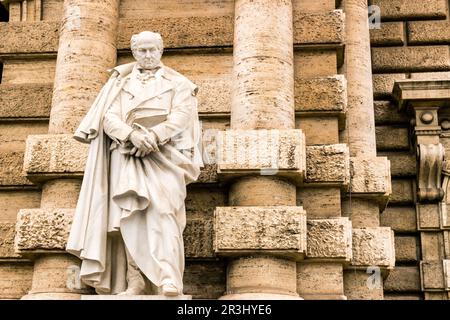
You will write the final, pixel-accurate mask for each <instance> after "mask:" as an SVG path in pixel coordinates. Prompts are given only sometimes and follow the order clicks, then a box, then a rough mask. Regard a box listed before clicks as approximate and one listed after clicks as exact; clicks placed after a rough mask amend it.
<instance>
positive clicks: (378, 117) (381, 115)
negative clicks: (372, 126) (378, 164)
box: [374, 75, 410, 169]
mask: <svg viewBox="0 0 450 320" xmlns="http://www.w3.org/2000/svg"><path fill="white" fill-rule="evenodd" d="M374 76H375V75H374ZM391 91H392V90H391ZM374 109H375V123H376V124H377V125H381V124H409V121H410V119H409V116H408V115H407V114H406V113H405V112H399V111H398V105H395V104H394V103H392V102H390V101H375V102H374ZM391 166H392V163H391ZM391 169H392V168H391Z"/></svg>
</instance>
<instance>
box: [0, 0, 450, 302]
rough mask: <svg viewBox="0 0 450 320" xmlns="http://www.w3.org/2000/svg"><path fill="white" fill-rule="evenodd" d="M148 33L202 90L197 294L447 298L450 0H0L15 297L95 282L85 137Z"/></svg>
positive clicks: (3, 226) (0, 113)
mask: <svg viewBox="0 0 450 320" xmlns="http://www.w3.org/2000/svg"><path fill="white" fill-rule="evenodd" d="M369 5H371V6H372V7H371V11H370V12H372V14H373V12H375V13H376V12H380V14H381V23H380V25H379V27H378V26H376V25H373V24H371V25H369V24H368V19H367V10H368V6H369ZM372 18H374V16H371V18H370V21H371V22H373V21H376V19H375V20H373V19H372ZM375 18H376V17H375ZM149 26H151V30H152V31H156V32H159V33H161V34H162V36H163V38H164V42H165V47H166V52H165V55H164V58H163V62H164V63H165V64H166V65H167V66H170V67H173V68H174V69H176V70H177V71H179V72H181V73H182V74H184V75H185V76H187V77H188V78H189V79H190V80H192V81H193V82H194V83H196V84H197V85H198V86H199V93H198V100H199V115H200V120H201V121H202V129H203V141H204V147H205V151H206V154H205V162H206V163H207V164H206V166H205V168H203V171H202V173H201V176H200V178H199V180H198V181H197V182H196V183H194V184H192V185H189V187H188V196H187V199H186V209H187V219H188V220H187V226H186V230H185V233H184V240H185V254H186V271H185V276H184V283H185V290H184V293H185V294H187V295H192V296H193V298H194V299H199V298H212V299H219V298H220V299H245V298H278V299H443V300H448V299H450V211H449V210H450V209H448V205H447V204H449V205H450V180H449V177H450V166H449V162H448V157H449V154H450V153H449V152H450V133H449V130H450V108H449V107H450V103H449V101H450V94H449V93H448V92H449V88H450V50H449V47H448V45H449V44H450V12H449V3H448V1H447V0H427V1H419V0H408V1H406V0H369V1H368V0H341V1H339V0H321V1H317V0H253V1H250V0H221V1H216V0H165V1H153V0H140V1H137V0H105V1H87V0H1V1H0V39H1V40H0V299H21V298H22V299H47V298H51V299H79V298H80V295H84V294H92V290H91V289H90V288H87V287H85V286H83V285H82V284H81V283H79V281H78V280H77V272H78V270H79V269H78V265H79V261H78V260H77V259H76V258H74V257H73V256H71V255H69V254H67V253H66V252H65V251H64V248H65V245H66V241H67V236H68V231H69V228H70V225H71V219H72V215H73V212H74V208H75V205H76V202H77V197H78V192H79V190H80V184H81V179H82V177H83V171H84V166H85V161H86V152H87V147H86V145H82V144H80V143H78V142H76V141H75V140H74V139H72V138H71V135H72V134H73V131H74V130H75V128H76V126H77V125H78V123H79V121H80V120H81V118H82V117H83V115H84V114H85V113H86V111H87V110H88V109H89V107H90V105H91V104H92V102H93V100H94V98H95V96H96V94H97V93H98V90H99V89H100V88H101V87H102V85H103V84H104V83H105V81H106V79H107V77H108V72H107V69H109V68H111V67H113V66H115V65H117V64H122V63H126V62H130V61H132V57H131V51H130V46H129V39H130V36H131V35H132V34H135V33H138V32H140V31H143V30H147V29H148V28H149ZM100 53H101V54H100Z"/></svg>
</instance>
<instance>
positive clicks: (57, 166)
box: [24, 134, 88, 182]
mask: <svg viewBox="0 0 450 320" xmlns="http://www.w3.org/2000/svg"><path fill="white" fill-rule="evenodd" d="M87 150H88V145H87V144H82V143H80V142H77V141H76V140H75V139H73V138H72V135H69V134H58V135H51V134H46V135H30V136H28V139H27V145H26V150H25V156H24V170H25V172H26V174H27V177H28V178H29V179H30V180H31V181H34V182H39V181H42V180H47V179H51V178H52V177H55V176H57V177H69V178H70V177H82V176H83V172H84V167H85V164H86V158H87Z"/></svg>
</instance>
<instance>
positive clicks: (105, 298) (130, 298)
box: [80, 294, 192, 300]
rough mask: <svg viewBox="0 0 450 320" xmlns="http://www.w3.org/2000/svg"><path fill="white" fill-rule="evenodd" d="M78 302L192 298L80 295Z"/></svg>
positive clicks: (183, 297) (181, 298) (182, 298)
mask: <svg viewBox="0 0 450 320" xmlns="http://www.w3.org/2000/svg"><path fill="white" fill-rule="evenodd" d="M80 300H192V296H188V295H179V296H175V297H168V296H164V295H135V296H119V295H100V294H93V295H82V296H81V299H80Z"/></svg>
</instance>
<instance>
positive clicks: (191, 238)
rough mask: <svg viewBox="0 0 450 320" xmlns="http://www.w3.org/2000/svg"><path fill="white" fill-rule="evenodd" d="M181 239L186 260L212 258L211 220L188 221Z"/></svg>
mask: <svg viewBox="0 0 450 320" xmlns="http://www.w3.org/2000/svg"><path fill="white" fill-rule="evenodd" d="M183 238H184V248H185V256H186V258H187V259H198V258H202V259H205V258H214V256H215V255H214V250H213V222H212V219H188V220H187V223H186V228H185V230H184V233H183Z"/></svg>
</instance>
